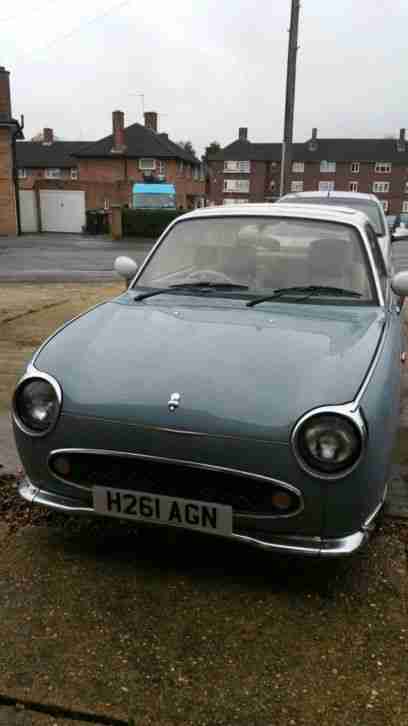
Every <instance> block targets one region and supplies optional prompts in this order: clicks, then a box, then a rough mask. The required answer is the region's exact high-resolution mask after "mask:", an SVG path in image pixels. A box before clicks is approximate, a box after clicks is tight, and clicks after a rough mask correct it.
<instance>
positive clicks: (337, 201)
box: [278, 190, 392, 273]
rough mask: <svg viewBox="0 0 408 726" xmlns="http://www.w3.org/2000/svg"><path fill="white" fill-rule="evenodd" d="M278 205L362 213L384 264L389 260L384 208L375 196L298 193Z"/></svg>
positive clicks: (390, 262) (285, 197)
mask: <svg viewBox="0 0 408 726" xmlns="http://www.w3.org/2000/svg"><path fill="white" fill-rule="evenodd" d="M278 203H284V204H288V203H295V204H327V205H330V206H340V207H351V208H352V209H357V210H358V211H360V212H364V214H366V215H367V217H368V219H369V220H370V222H371V224H372V226H373V228H374V231H375V233H376V235H377V238H378V242H379V245H380V247H381V250H382V253H383V256H384V260H385V262H386V264H390V265H391V267H390V270H389V271H390V273H392V260H391V254H390V250H391V232H390V230H389V227H388V224H387V218H386V216H385V212H384V208H383V206H382V204H381V202H380V200H379V199H378V197H376V196H375V194H360V193H359V192H346V191H341V190H340V191H333V192H299V193H296V194H286V195H285V196H283V197H281V198H280V199H279V200H278Z"/></svg>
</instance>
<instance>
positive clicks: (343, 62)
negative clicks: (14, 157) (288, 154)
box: [0, 0, 408, 154]
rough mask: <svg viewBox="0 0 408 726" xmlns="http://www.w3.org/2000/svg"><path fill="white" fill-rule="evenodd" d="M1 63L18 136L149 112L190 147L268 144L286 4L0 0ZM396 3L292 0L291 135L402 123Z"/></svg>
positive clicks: (403, 24) (377, 131)
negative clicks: (243, 131)
mask: <svg viewBox="0 0 408 726" xmlns="http://www.w3.org/2000/svg"><path fill="white" fill-rule="evenodd" d="M1 6H2V10H1V11H0V65H4V66H5V67H6V68H7V69H8V70H10V71H11V76H10V78H11V91H12V104H13V113H14V115H15V116H16V117H18V116H19V115H20V114H21V113H24V116H25V125H26V126H25V135H26V138H30V136H32V135H34V134H35V133H37V132H38V131H40V130H41V129H42V128H43V127H44V126H50V127H52V128H53V129H54V132H55V133H56V134H57V135H58V136H59V137H61V138H63V139H66V140H78V139H82V140H86V141H87V140H90V141H92V140H96V139H98V138H101V137H102V136H106V135H107V134H109V133H111V113H112V110H114V109H116V108H118V109H122V110H123V111H124V112H125V123H126V125H129V124H131V123H133V122H135V121H139V122H140V121H141V119H142V99H141V98H140V97H139V96H138V95H137V94H141V93H143V94H144V104H145V110H147V111H150V110H152V111H158V112H159V114H161V115H160V117H159V125H160V130H161V131H167V132H168V133H169V135H170V137H171V138H173V139H174V140H175V141H178V140H186V139H191V140H192V142H193V145H194V146H195V148H196V150H197V152H198V153H200V154H201V153H202V151H203V149H204V147H205V145H206V144H208V143H209V142H210V141H212V140H214V139H215V140H217V141H219V142H220V143H221V145H223V146H224V145H226V144H227V143H230V142H231V141H233V140H234V139H235V138H237V135H238V127H239V126H247V127H248V128H249V138H250V140H251V141H264V142H265V141H280V140H281V138H282V129H283V109H284V94H285V79H286V57H287V43H288V32H287V30H288V27H289V15H290V0H194V1H193V0H143V1H142V0H128V1H126V0H125V1H123V0H122V1H121V0H117V1H116V2H115V1H114V0H86V1H85V0H70V1H69V2H66V0H19V1H18V3H14V4H11V3H1ZM407 39H408V2H407V0H392V1H391V0H371V2H368V1H367V0H366V2H358V1H357V0H337V2H334V0H303V2H302V7H301V12H300V24H299V45H300V48H299V53H298V66H297V84H296V103H295V124H294V129H295V140H297V141H302V140H304V139H305V138H308V137H309V136H310V133H311V128H312V127H313V126H317V127H318V130H319V135H320V136H326V137H329V136H330V137H332V136H355V137H369V136H378V137H383V136H385V135H387V134H397V133H398V130H399V129H400V128H401V127H404V126H407V127H408V79H407V68H408V41H407Z"/></svg>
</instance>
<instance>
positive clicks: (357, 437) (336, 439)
mask: <svg viewBox="0 0 408 726" xmlns="http://www.w3.org/2000/svg"><path fill="white" fill-rule="evenodd" d="M294 445H295V451H296V454H297V458H298V460H299V463H300V464H301V465H302V466H303V468H304V469H306V470H307V471H310V472H311V473H312V474H313V473H316V474H317V475H319V474H320V475H326V476H328V477H330V475H331V476H342V475H344V474H346V473H347V472H348V471H350V469H352V468H353V466H354V465H355V464H356V463H357V461H358V460H359V458H360V456H361V452H362V445H363V441H362V437H361V433H360V430H359V429H358V428H357V426H356V425H355V424H354V423H353V421H352V420H350V419H348V418H345V417H344V416H341V415H338V414H335V413H323V414H316V415H314V416H310V417H309V418H307V419H306V420H305V421H304V422H303V423H302V424H301V425H300V426H299V428H298V430H297V431H296V434H295V439H294Z"/></svg>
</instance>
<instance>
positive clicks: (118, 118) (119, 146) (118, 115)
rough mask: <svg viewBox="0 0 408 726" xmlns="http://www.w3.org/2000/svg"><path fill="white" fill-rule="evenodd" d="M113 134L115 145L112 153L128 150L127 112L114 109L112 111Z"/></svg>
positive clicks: (121, 152)
mask: <svg viewBox="0 0 408 726" xmlns="http://www.w3.org/2000/svg"><path fill="white" fill-rule="evenodd" d="M112 136H113V146H112V148H111V153H112V154H123V152H124V151H125V150H126V144H125V114H124V113H123V111H113V113H112Z"/></svg>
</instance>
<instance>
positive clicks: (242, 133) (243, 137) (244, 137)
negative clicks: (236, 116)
mask: <svg viewBox="0 0 408 726" xmlns="http://www.w3.org/2000/svg"><path fill="white" fill-rule="evenodd" d="M238 138H239V140H240V141H248V129H247V128H245V126H241V128H240V129H238Z"/></svg>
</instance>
